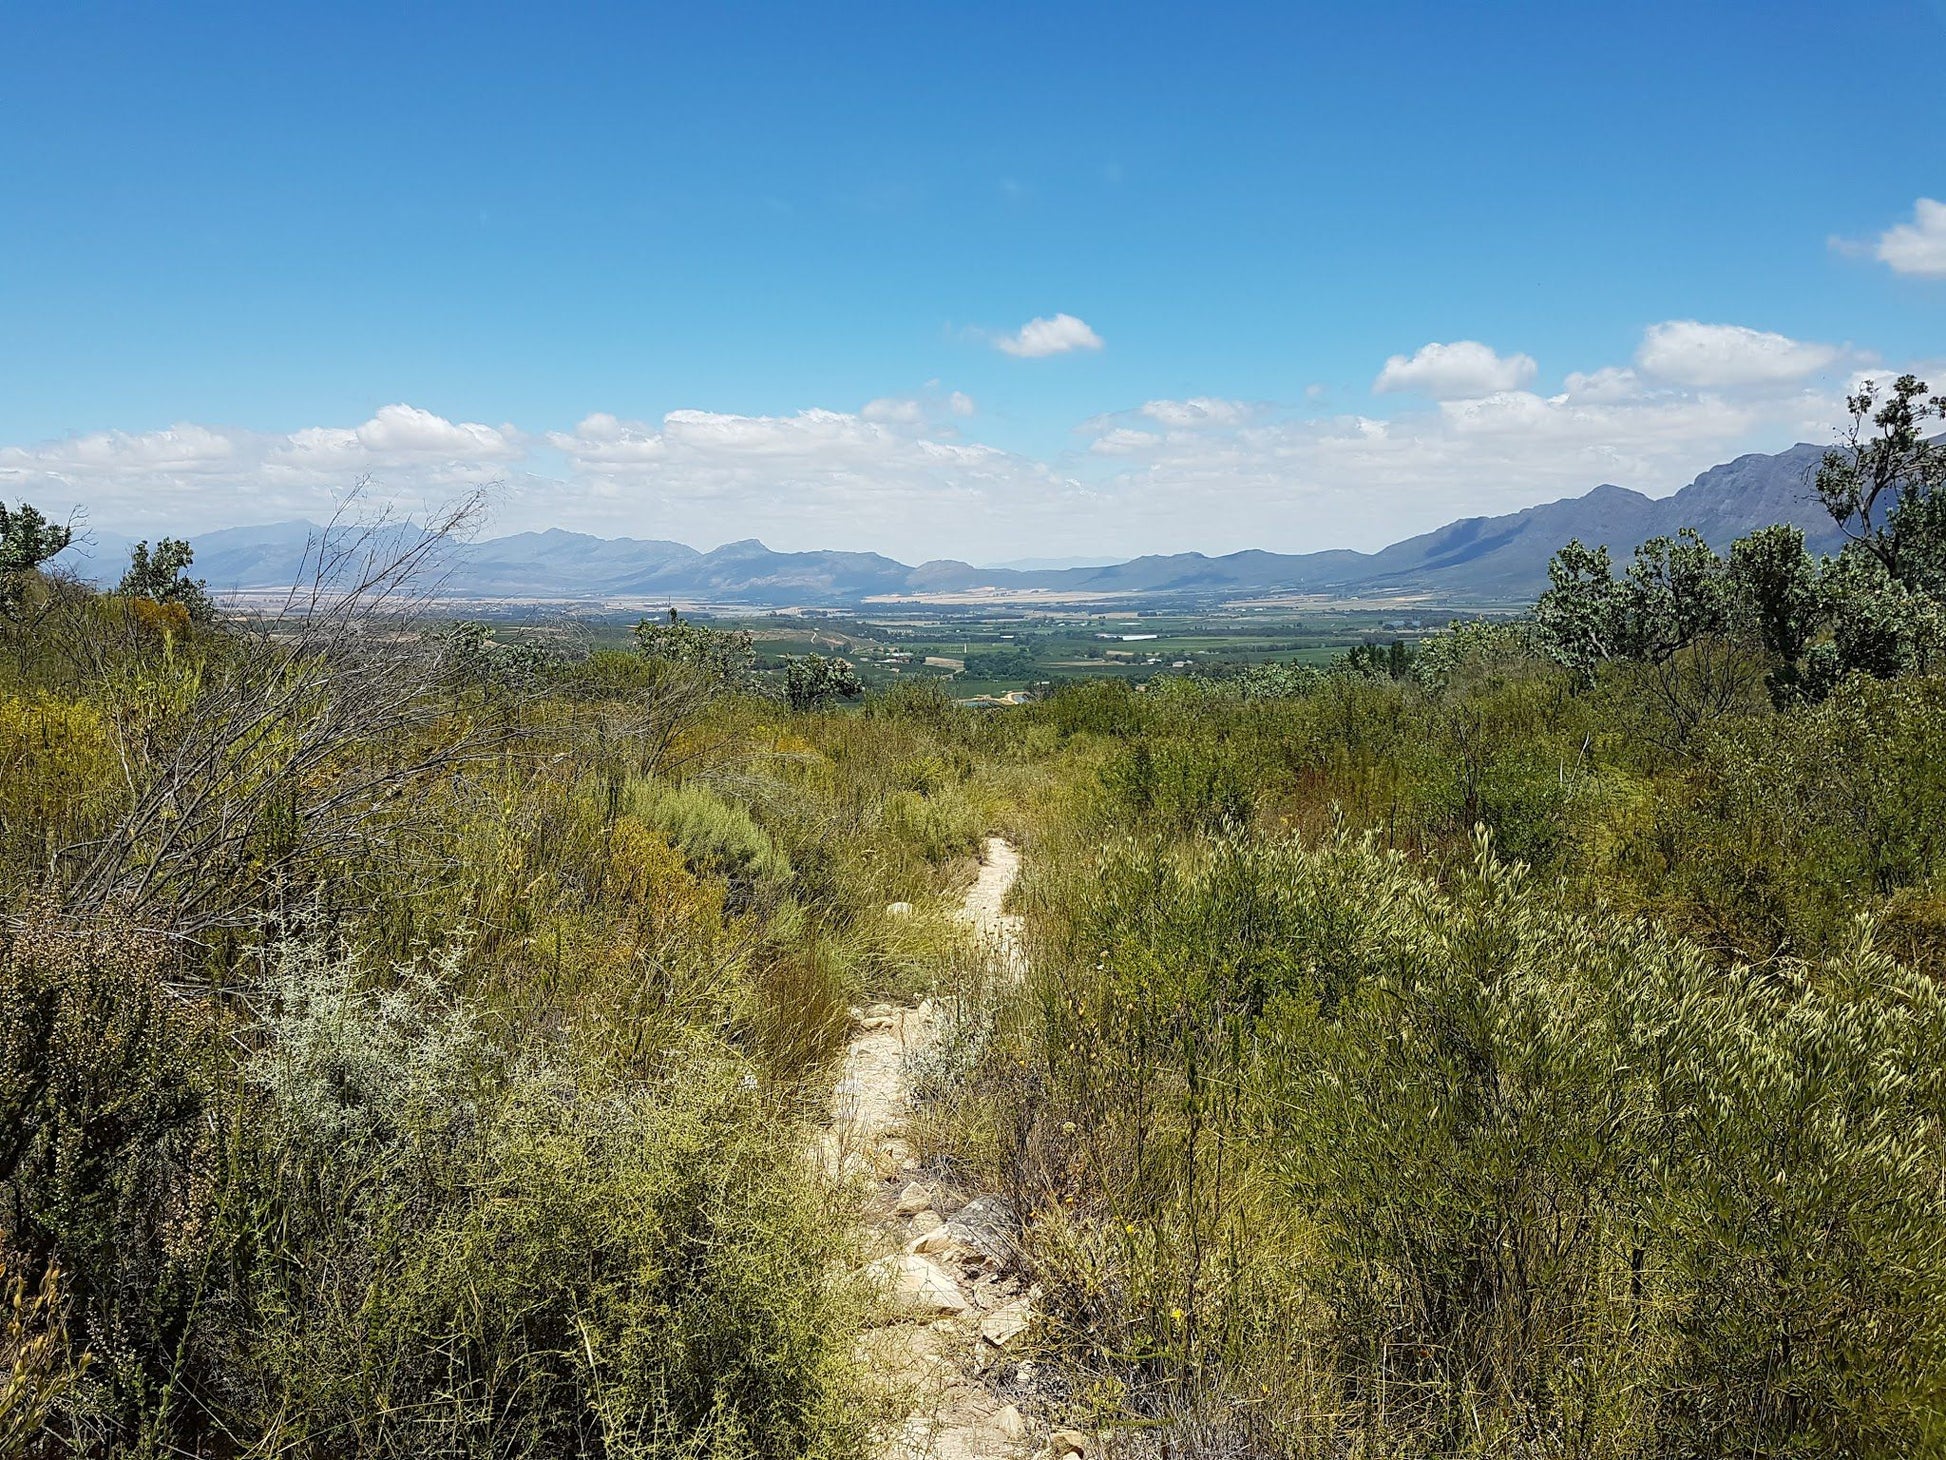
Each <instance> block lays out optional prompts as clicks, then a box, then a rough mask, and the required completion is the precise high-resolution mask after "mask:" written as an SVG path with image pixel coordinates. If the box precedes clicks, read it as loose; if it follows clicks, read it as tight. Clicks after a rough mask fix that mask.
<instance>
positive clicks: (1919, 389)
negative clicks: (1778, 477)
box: [1817, 375, 1946, 593]
mask: <svg viewBox="0 0 1946 1460" xmlns="http://www.w3.org/2000/svg"><path fill="white" fill-rule="evenodd" d="M1926 390H1927V386H1926V383H1925V382H1924V381H1923V380H1920V379H1918V378H1917V377H1916V376H1912V375H1901V376H1900V377H1899V378H1898V379H1897V380H1896V381H1894V382H1893V385H1892V391H1891V394H1890V395H1887V396H1885V397H1884V398H1883V399H1882V400H1881V398H1880V396H1879V393H1878V389H1877V387H1876V386H1875V385H1874V384H1873V383H1872V382H1871V381H1869V380H1868V381H1866V382H1865V383H1864V384H1863V385H1861V386H1860V387H1859V389H1858V392H1857V394H1855V395H1852V396H1850V397H1848V398H1847V399H1846V405H1847V406H1848V407H1849V408H1850V410H1851V425H1850V427H1849V429H1848V430H1847V431H1846V432H1845V434H1844V437H1843V439H1842V444H1841V445H1840V446H1839V447H1837V448H1835V449H1833V450H1831V451H1827V452H1825V454H1824V463H1823V465H1821V466H1820V467H1819V468H1818V475H1817V492H1818V500H1819V501H1821V502H1822V503H1824V507H1825V510H1826V511H1827V512H1829V513H1830V514H1831V516H1832V519H1833V520H1834V521H1835V522H1837V524H1838V526H1839V527H1840V528H1841V529H1842V530H1843V531H1844V534H1845V536H1846V537H1848V538H1850V539H1851V541H1852V542H1854V543H1856V544H1857V545H1858V546H1859V547H1860V548H1861V549H1862V550H1863V551H1865V552H1867V553H1869V554H1870V555H1871V556H1872V557H1873V558H1875V559H1876V560H1877V561H1878V562H1879V564H1880V565H1881V566H1882V567H1883V568H1884V569H1885V571H1886V572H1887V573H1889V574H1890V575H1891V576H1892V578H1893V579H1894V580H1895V581H1896V582H1899V583H1902V584H1905V585H1907V586H1908V587H1914V588H1923V589H1925V590H1926V591H1928V592H1932V593H1938V592H1940V591H1941V589H1942V588H1946V500H1942V498H1941V489H1942V488H1946V446H1942V445H1941V444H1940V442H1939V441H1938V440H1937V439H1933V440H1928V439H1927V436H1926V422H1927V420H1928V419H1929V418H1938V419H1941V420H1946V396H1939V395H1935V396H1930V397H1929V396H1928V395H1927V394H1926ZM1868 422H1869V426H1868V424H1867V423H1868Z"/></svg>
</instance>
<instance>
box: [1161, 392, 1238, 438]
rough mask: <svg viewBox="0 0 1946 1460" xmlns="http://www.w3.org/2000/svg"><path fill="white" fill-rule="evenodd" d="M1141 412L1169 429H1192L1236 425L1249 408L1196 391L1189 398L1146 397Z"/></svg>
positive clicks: (1236, 402) (1233, 401)
mask: <svg viewBox="0 0 1946 1460" xmlns="http://www.w3.org/2000/svg"><path fill="white" fill-rule="evenodd" d="M1142 414H1143V415H1145V416H1147V417H1148V418H1149V419H1150V420H1151V421H1154V422H1156V423H1157V424H1159V425H1163V426H1167V427H1169V428H1170V429H1172V430H1177V431H1193V430H1196V429H1198V428H1199V427H1205V426H1236V425H1240V424H1242V423H1243V422H1244V421H1246V420H1248V419H1249V418H1250V415H1251V408H1250V407H1249V406H1247V405H1245V404H1244V403H1243V402H1242V401H1235V400H1218V399H1216V398H1215V397H1213V396H1207V395H1199V396H1194V397H1192V398H1191V399H1189V400H1152V401H1147V402H1144V404H1143V406H1142Z"/></svg>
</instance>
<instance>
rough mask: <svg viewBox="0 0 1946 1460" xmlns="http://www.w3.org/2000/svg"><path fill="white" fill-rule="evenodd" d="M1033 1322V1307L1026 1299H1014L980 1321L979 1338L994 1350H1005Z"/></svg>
mask: <svg viewBox="0 0 1946 1460" xmlns="http://www.w3.org/2000/svg"><path fill="white" fill-rule="evenodd" d="M1033 1321H1034V1305H1033V1303H1032V1301H1031V1300H1029V1299H1027V1298H1015V1299H1014V1300H1013V1302H1011V1303H1008V1304H1006V1305H1005V1306H1004V1307H1000V1308H995V1309H994V1310H993V1311H992V1312H991V1313H989V1314H987V1316H986V1317H985V1318H983V1319H981V1320H980V1337H981V1338H984V1339H985V1340H986V1341H987V1342H988V1343H990V1344H992V1345H993V1346H994V1347H995V1348H1005V1347H1007V1345H1008V1344H1010V1343H1012V1342H1013V1341H1014V1340H1015V1339H1017V1338H1019V1337H1020V1336H1021V1334H1023V1333H1025V1332H1026V1331H1027V1325H1028V1324H1030V1323H1032V1322H1033Z"/></svg>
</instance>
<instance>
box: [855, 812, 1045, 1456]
mask: <svg viewBox="0 0 1946 1460" xmlns="http://www.w3.org/2000/svg"><path fill="white" fill-rule="evenodd" d="M1019 869H1020V855H1019V853H1018V852H1016V851H1015V850H1014V848H1013V847H1012V846H1011V845H1009V844H1008V843H1007V842H1006V841H1004V840H1003V839H1001V838H999V837H990V838H988V840H987V843H986V849H985V855H984V856H983V857H982V859H981V863H980V873H979V876H978V878H977V879H976V880H975V881H974V883H973V886H972V887H971V888H970V889H969V890H968V892H967V894H966V898H965V901H964V903H963V904H962V906H961V908H960V913H959V916H960V917H961V918H962V919H963V920H964V921H966V922H967V923H970V924H971V925H972V926H973V928H974V930H975V931H976V932H977V933H978V934H979V936H980V937H982V938H984V939H987V940H990V942H991V943H992V944H993V945H994V946H995V948H996V951H997V952H998V953H999V955H1000V957H1001V958H1002V959H1003V960H1005V961H1006V962H1007V963H1009V964H1012V963H1013V962H1014V961H1015V960H1016V959H1017V958H1018V951H1017V947H1018V945H1017V935H1018V933H1019V927H1020V920H1019V919H1018V918H1016V917H1014V916H1012V915H1010V914H1008V913H1005V912H1002V911H1001V905H1002V903H1003V902H1004V901H1005V899H1006V896H1007V889H1008V888H1009V887H1011V886H1012V885H1013V881H1014V877H1015V876H1016V874H1017V873H1018V872H1019ZM933 1034H934V1011H933V1008H932V1006H931V1004H930V1003H922V1004H920V1005H919V1006H918V1007H916V1008H904V1007H894V1006H890V1005H884V1004H876V1005H873V1006H872V1007H871V1008H870V1009H866V1010H862V1011H860V1017H859V1019H858V1020H857V1021H856V1026H855V1027H854V1029H853V1030H852V1036H851V1041H850V1044H849V1046H848V1047H847V1050H846V1054H845V1065H844V1072H843V1075H842V1076H841V1078H840V1079H839V1081H838V1086H837V1089H836V1090H835V1091H834V1092H833V1099H832V1109H831V1115H832V1119H831V1124H830V1126H829V1127H828V1129H827V1130H826V1131H825V1133H824V1137H823V1140H822V1143H821V1156H822V1159H823V1160H824V1161H825V1162H826V1164H827V1169H830V1170H831V1171H833V1172H834V1173H835V1174H842V1175H847V1176H850V1175H862V1176H865V1177H866V1178H867V1179H868V1184H867V1188H866V1198H865V1216H866V1220H867V1224H868V1227H869V1229H870V1232H871V1234H872V1235H871V1240H872V1243H873V1251H872V1253H871V1254H870V1257H871V1261H870V1264H869V1271H870V1272H871V1274H872V1276H873V1278H874V1279H875V1281H876V1282H877V1285H878V1287H879V1289H880V1291H881V1293H882V1294H883V1298H882V1302H881V1305H880V1310H879V1315H878V1319H877V1321H876V1322H875V1323H874V1326H872V1327H871V1328H870V1329H869V1330H868V1331H867V1332H866V1334H865V1336H864V1338H863V1340H862V1343H861V1347H862V1357H863V1358H864V1360H865V1362H866V1363H868V1364H869V1365H870V1366H871V1367H872V1369H873V1370H874V1371H875V1372H876V1373H877V1374H878V1375H880V1376H881V1377H882V1378H883V1379H884V1380H885V1381H886V1383H887V1384H888V1385H890V1386H891V1387H892V1388H893V1390H894V1391H895V1393H896V1394H897V1395H898V1398H899V1401H900V1403H901V1404H902V1405H903V1406H904V1408H905V1410H906V1413H907V1416H908V1417H907V1419H906V1420H905V1422H904V1424H903V1425H902V1426H901V1427H900V1428H899V1430H898V1432H897V1433H896V1434H894V1435H893V1436H891V1438H890V1439H889V1440H888V1441H887V1442H886V1444H885V1445H884V1447H883V1448H882V1449H881V1451H880V1460H1002V1457H1012V1456H1024V1455H1026V1454H1027V1453H1028V1449H1029V1439H1028V1435H1027V1426H1026V1424H1025V1423H1024V1422H1023V1420H1022V1419H1021V1416H1020V1412H1019V1411H1018V1410H1017V1409H1015V1408H1014V1407H1013V1406H1012V1405H1011V1404H1010V1403H1009V1402H1008V1401H1007V1399H1006V1398H1005V1396H1004V1395H1003V1394H1002V1393H1001V1392H1000V1390H999V1381H1000V1380H1001V1379H1002V1378H1003V1377H1004V1376H1006V1375H1007V1374H1008V1372H1009V1369H1010V1367H1012V1365H1011V1361H1010V1359H1009V1350H1010V1349H1011V1348H1013V1347H1015V1346H1016V1343H1017V1340H1018V1339H1019V1337H1020V1333H1021V1330H1022V1329H1023V1328H1024V1327H1025V1323H1026V1316H1027V1312H1028V1305H1029V1302H1030V1299H1029V1297H1028V1295H1026V1294H1025V1293H1023V1292H1022V1290H1021V1287H1020V1284H1019V1282H1018V1280H1017V1279H1016V1278H1015V1277H1014V1276H1013V1275H1012V1274H1011V1273H1010V1271H1009V1267H1010V1263H1009V1261H1008V1258H1009V1253H1008V1248H1007V1236H1006V1230H1007V1223H1006V1221H1005V1220H1004V1213H1003V1212H1001V1211H1000V1210H999V1209H998V1208H997V1206H996V1204H995V1203H994V1202H993V1200H992V1199H991V1198H985V1197H976V1198H974V1199H972V1200H963V1199H962V1198H961V1195H960V1194H959V1193H954V1192H949V1191H945V1190H943V1189H940V1188H938V1187H936V1186H932V1185H928V1184H926V1183H924V1182H922V1181H921V1180H919V1175H920V1173H919V1170H918V1162H916V1161H915V1160H913V1159H912V1154H911V1151H910V1149H909V1148H908V1147H907V1145H906V1142H905V1140H904V1139H903V1136H902V1132H903V1130H904V1126H905V1119H906V1115H907V1112H908V1111H909V1109H910V1105H909V1102H908V1097H907V1092H906V1073H905V1071H906V1059H907V1057H908V1055H909V1054H911V1053H915V1052H917V1051H919V1050H922V1049H923V1048H924V1047H925V1046H926V1045H927V1044H929V1043H930V1042H931V1040H932V1038H933Z"/></svg>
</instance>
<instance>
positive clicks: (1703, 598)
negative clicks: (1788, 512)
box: [1534, 527, 1729, 676]
mask: <svg viewBox="0 0 1946 1460" xmlns="http://www.w3.org/2000/svg"><path fill="white" fill-rule="evenodd" d="M1547 572H1548V579H1549V581H1550V583H1551V584H1552V585H1553V586H1552V587H1550V588H1549V589H1548V590H1547V592H1545V593H1543V594H1542V595H1541V598H1540V601H1539V602H1538V603H1537V604H1536V605H1535V607H1534V622H1535V627H1536V629H1537V630H1538V631H1539V633H1540V637H1541V642H1542V645H1543V647H1544V648H1545V650H1546V652H1547V653H1548V654H1549V655H1550V656H1551V657H1553V658H1554V659H1556V660H1558V661H1559V662H1560V663H1561V664H1563V665H1565V666H1566V667H1567V668H1569V669H1572V670H1574V671H1575V672H1576V673H1578V674H1582V675H1584V676H1585V675H1590V674H1592V673H1593V672H1594V669H1595V667H1596V666H1597V665H1599V664H1603V663H1606V662H1608V661H1611V660H1616V659H1632V660H1639V661H1641V662H1644V663H1648V664H1666V663H1667V662H1668V661H1669V660H1670V659H1672V658H1674V657H1675V656H1676V655H1677V654H1679V653H1681V652H1682V651H1683V650H1684V649H1687V648H1689V647H1690V646H1691V645H1692V644H1694V643H1696V642H1697V640H1699V639H1701V638H1702V637H1704V636H1705V635H1707V634H1713V633H1718V632H1721V631H1722V629H1723V628H1724V626H1725V617H1726V609H1727V607H1728V603H1729V592H1728V590H1729V582H1728V577H1727V569H1726V565H1725V563H1724V561H1723V559H1721V558H1719V557H1718V556H1717V555H1716V554H1715V553H1714V552H1713V551H1711V549H1710V546H1709V544H1708V543H1706V542H1704V541H1703V539H1702V537H1701V536H1700V535H1699V534H1698V533H1697V532H1696V530H1695V529H1694V528H1690V527H1685V528H1683V529H1682V531H1681V532H1679V533H1678V534H1677V535H1676V536H1675V537H1673V538H1671V537H1652V538H1650V539H1649V540H1648V541H1647V542H1645V543H1643V544H1642V546H1640V547H1639V548H1637V549H1636V550H1635V558H1634V560H1633V561H1632V562H1631V563H1630V564H1629V567H1628V571H1627V573H1626V574H1624V575H1623V576H1622V577H1621V578H1619V579H1617V578H1616V577H1615V574H1614V568H1613V566H1612V563H1611V561H1610V559H1609V556H1608V549H1607V548H1605V547H1601V548H1593V549H1591V548H1588V547H1585V546H1583V545H1582V544H1581V543H1580V542H1579V541H1575V542H1570V543H1569V544H1568V545H1567V546H1566V547H1564V548H1562V549H1561V551H1560V552H1558V553H1556V554H1555V555H1554V560H1553V561H1552V562H1550V563H1549V564H1548V569H1547Z"/></svg>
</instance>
